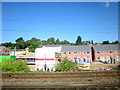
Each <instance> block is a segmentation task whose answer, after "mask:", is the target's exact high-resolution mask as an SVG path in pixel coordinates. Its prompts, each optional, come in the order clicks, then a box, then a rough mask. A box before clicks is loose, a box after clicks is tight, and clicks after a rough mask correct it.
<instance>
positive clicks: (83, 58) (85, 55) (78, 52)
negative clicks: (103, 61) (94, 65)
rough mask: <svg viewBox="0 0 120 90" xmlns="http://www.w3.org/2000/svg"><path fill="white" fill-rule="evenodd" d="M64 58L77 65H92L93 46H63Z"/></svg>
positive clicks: (62, 57) (62, 54) (62, 55)
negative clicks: (83, 63)
mask: <svg viewBox="0 0 120 90" xmlns="http://www.w3.org/2000/svg"><path fill="white" fill-rule="evenodd" d="M64 58H68V59H69V60H72V61H73V62H77V63H82V62H85V63H90V62H91V61H92V52H91V46H90V45H81V46H62V48H61V59H62V60H63V59H64Z"/></svg>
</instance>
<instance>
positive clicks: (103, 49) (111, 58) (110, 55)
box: [92, 44, 120, 63]
mask: <svg viewBox="0 0 120 90" xmlns="http://www.w3.org/2000/svg"><path fill="white" fill-rule="evenodd" d="M118 47H119V44H111V45H110V44H108V45H93V46H92V48H93V55H94V57H93V61H103V62H105V61H106V62H108V63H116V62H117V61H119V60H120V59H119V58H120V55H119V53H120V49H119V48H118Z"/></svg>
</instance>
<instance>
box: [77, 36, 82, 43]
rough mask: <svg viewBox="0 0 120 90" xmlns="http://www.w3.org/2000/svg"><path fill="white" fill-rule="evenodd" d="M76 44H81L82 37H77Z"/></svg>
mask: <svg viewBox="0 0 120 90" xmlns="http://www.w3.org/2000/svg"><path fill="white" fill-rule="evenodd" d="M76 44H82V38H81V37H80V36H78V37H77V40H76Z"/></svg>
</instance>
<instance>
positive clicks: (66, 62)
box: [55, 59, 78, 72]
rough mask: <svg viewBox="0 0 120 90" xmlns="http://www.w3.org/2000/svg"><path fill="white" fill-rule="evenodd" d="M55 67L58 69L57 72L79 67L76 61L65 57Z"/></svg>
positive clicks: (73, 69)
mask: <svg viewBox="0 0 120 90" xmlns="http://www.w3.org/2000/svg"><path fill="white" fill-rule="evenodd" d="M55 69H56V72H61V71H62V72H64V71H77V70H78V67H77V64H76V63H75V62H72V61H69V60H68V59H64V60H63V61H62V62H60V63H59V64H58V65H57V66H56V67H55Z"/></svg>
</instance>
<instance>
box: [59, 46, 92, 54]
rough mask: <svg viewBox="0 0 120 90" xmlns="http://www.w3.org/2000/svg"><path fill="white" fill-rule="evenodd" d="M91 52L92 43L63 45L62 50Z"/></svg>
mask: <svg viewBox="0 0 120 90" xmlns="http://www.w3.org/2000/svg"><path fill="white" fill-rule="evenodd" d="M80 51H86V52H90V51H91V49H90V45H79V46H62V49H61V52H80Z"/></svg>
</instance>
